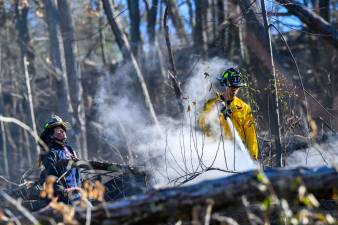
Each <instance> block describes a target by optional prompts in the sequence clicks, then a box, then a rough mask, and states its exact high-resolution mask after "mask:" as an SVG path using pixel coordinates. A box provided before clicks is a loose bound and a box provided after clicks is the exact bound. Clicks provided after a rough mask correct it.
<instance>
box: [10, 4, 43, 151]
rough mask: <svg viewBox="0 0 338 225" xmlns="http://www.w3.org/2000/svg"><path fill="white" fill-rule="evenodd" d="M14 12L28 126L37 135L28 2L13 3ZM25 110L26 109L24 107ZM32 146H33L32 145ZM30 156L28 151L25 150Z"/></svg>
mask: <svg viewBox="0 0 338 225" xmlns="http://www.w3.org/2000/svg"><path fill="white" fill-rule="evenodd" d="M15 12H16V18H17V22H16V29H17V31H18V44H19V47H20V51H21V65H22V67H23V73H24V75H25V81H26V91H27V95H26V96H27V104H25V105H27V108H28V109H29V110H28V111H29V115H30V123H29V124H30V126H31V127H32V129H33V130H34V132H35V133H37V129H36V122H35V113H34V103H33V96H32V90H31V78H32V77H34V75H35V73H36V71H35V66H34V58H35V57H34V53H33V48H32V46H31V43H30V35H29V30H28V24H27V22H28V21H27V16H28V12H29V5H28V2H27V3H25V2H21V1H15ZM25 108H26V107H25ZM32 146H33V145H32ZM35 146H36V148H35V149H36V152H37V154H39V153H40V149H39V146H38V145H35ZM26 151H28V153H29V154H30V149H27V150H26Z"/></svg>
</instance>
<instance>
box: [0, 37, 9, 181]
mask: <svg viewBox="0 0 338 225" xmlns="http://www.w3.org/2000/svg"><path fill="white" fill-rule="evenodd" d="M2 65H3V64H2V43H0V115H4V114H5V103H4V99H3V93H2V82H3V80H4V77H3V70H2ZM0 128H1V143H2V157H3V167H4V172H5V176H7V177H9V167H8V154H7V153H8V152H7V139H6V130H5V129H6V128H5V124H4V123H3V122H2V121H0Z"/></svg>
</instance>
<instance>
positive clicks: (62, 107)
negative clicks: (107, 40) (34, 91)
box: [45, 0, 74, 123]
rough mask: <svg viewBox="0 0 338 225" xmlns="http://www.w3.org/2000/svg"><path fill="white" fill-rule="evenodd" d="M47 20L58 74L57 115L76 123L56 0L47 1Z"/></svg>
mask: <svg viewBox="0 0 338 225" xmlns="http://www.w3.org/2000/svg"><path fill="white" fill-rule="evenodd" d="M45 15H46V16H45V20H46V23H47V28H48V37H49V52H50V58H51V62H52V65H53V67H54V70H55V72H56V74H57V79H56V88H55V89H56V95H57V96H56V98H57V99H58V101H57V113H58V115H60V116H61V117H62V118H64V119H65V120H66V121H69V122H70V123H73V122H74V118H73V112H74V110H73V106H72V103H71V100H70V90H69V84H68V77H67V72H66V62H65V58H64V54H63V50H64V47H63V43H62V42H61V40H62V37H61V33H60V32H61V31H60V18H59V16H60V15H59V12H58V10H57V8H56V2H55V0H46V1H45Z"/></svg>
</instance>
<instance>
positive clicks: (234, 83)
mask: <svg viewBox="0 0 338 225" xmlns="http://www.w3.org/2000/svg"><path fill="white" fill-rule="evenodd" d="M227 86H228V87H243V86H245V82H244V80H243V79H242V77H241V76H238V75H237V76H236V75H235V76H229V77H228V82H227Z"/></svg>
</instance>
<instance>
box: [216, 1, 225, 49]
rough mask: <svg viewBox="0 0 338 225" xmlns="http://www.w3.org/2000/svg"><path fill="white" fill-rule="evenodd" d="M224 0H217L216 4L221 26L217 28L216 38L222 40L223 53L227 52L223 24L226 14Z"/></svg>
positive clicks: (218, 21)
mask: <svg viewBox="0 0 338 225" xmlns="http://www.w3.org/2000/svg"><path fill="white" fill-rule="evenodd" d="M224 10H225V9H224V0H217V4H216V14H217V27H221V28H220V29H217V36H216V38H217V39H218V40H219V42H220V46H221V48H222V53H223V54H224V53H225V29H224V27H223V26H222V24H223V23H224V22H225V21H224V19H225V16H224Z"/></svg>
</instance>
